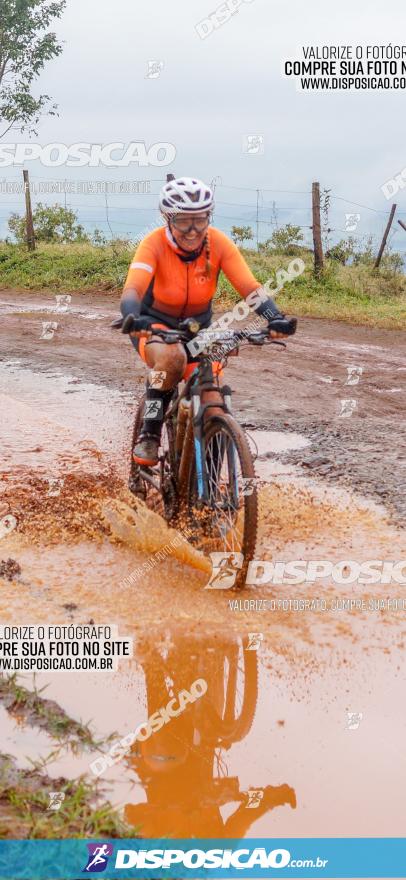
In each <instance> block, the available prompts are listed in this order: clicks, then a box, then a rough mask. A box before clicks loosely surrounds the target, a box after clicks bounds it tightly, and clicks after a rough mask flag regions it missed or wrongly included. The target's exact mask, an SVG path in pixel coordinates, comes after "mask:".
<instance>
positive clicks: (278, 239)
mask: <svg viewBox="0 0 406 880" xmlns="http://www.w3.org/2000/svg"><path fill="white" fill-rule="evenodd" d="M268 241H269V239H268ZM270 241H271V242H272V245H273V247H274V248H275V249H276V250H278V251H283V252H284V253H285V254H289V253H291V254H292V255H294V254H296V253H297V248H298V247H299V246H300V242H301V241H303V235H302V233H301V231H300V226H293V225H292V224H291V223H286V226H281V228H280V229H275V231H274V232H273V233H272V235H271V238H270Z"/></svg>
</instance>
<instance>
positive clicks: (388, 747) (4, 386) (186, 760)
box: [0, 360, 406, 837]
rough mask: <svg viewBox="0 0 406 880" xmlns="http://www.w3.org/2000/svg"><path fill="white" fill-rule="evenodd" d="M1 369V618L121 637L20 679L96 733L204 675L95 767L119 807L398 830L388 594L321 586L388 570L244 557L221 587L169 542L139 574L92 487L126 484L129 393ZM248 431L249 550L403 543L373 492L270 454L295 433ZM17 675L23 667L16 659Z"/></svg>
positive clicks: (34, 751) (185, 822)
mask: <svg viewBox="0 0 406 880" xmlns="http://www.w3.org/2000/svg"><path fill="white" fill-rule="evenodd" d="M0 382H1V384H0V387H1V413H2V416H1V435H2V438H1V439H2V445H3V451H4V454H3V456H2V463H1V484H0V526H2V528H3V531H2V533H1V537H0V561H1V560H3V562H4V563H6V562H7V560H12V561H14V563H15V564H17V565H18V566H19V572H18V573H16V569H15V568H13V565H11V567H10V565H9V566H8V568H7V565H5V567H4V568H3V569H1V571H2V576H0V617H1V620H2V622H3V623H8V622H9V623H22V624H28V623H43V622H44V621H46V622H49V623H59V624H65V623H67V622H68V623H69V622H74V623H88V622H90V621H92V622H94V623H96V624H97V623H101V624H108V623H114V624H117V625H118V628H119V632H120V634H123V635H130V636H132V637H133V638H134V645H135V650H134V657H133V658H132V659H131V660H130V661H123V662H121V663H120V666H119V669H118V671H117V672H114V673H113V672H109V673H97V674H96V673H87V672H86V673H85V672H81V673H80V674H79V673H70V674H64V673H61V674H58V675H53V676H49V675H47V674H42V673H41V674H38V675H37V676H36V678H35V685H36V687H37V688H42V687H44V686H46V692H45V695H46V697H47V698H48V699H53V700H56V701H57V702H58V703H59V705H60V706H61V707H62V708H63V709H64V710H65V711H66V712H67V713H68V715H69V716H70V717H72V718H74V719H76V720H81V721H83V722H84V723H87V722H90V723H91V727H92V730H93V731H94V734H95V737H96V738H97V739H102V738H106V737H108V736H111V735H112V734H114V735H117V737H118V738H119V739H121V738H123V737H125V736H128V735H129V734H131V732H132V731H133V730H135V728H136V727H137V725H139V724H140V723H141V722H144V721H146V720H147V719H148V718H149V717H150V716H151V715H152V714H153V713H154V712H156V711H158V710H159V709H161V708H162V707H166V706H167V704H168V702H169V701H170V700H173V699H175V698H177V695H179V692H180V691H182V690H187V691H188V690H190V688H191V685H192V684H193V682H195V681H196V680H198V679H199V680H200V679H202V680H204V682H206V684H207V688H206V691H205V693H204V694H203V695H202V696H201V697H200V698H199V699H196V700H195V702H194V703H193V704H188V705H186V706H185V708H184V710H182V712H181V713H180V714H179V715H178V716H177V717H176V718H173V719H172V720H171V721H170V723H166V724H164V725H163V726H162V728H161V729H160V730H159V731H158V732H156V733H152V735H150V736H148V738H147V739H145V740H144V741H142V742H134V743H133V745H132V746H131V747H130V748H129V749H127V750H126V753H125V755H124V756H123V757H122V759H121V760H120V761H118V762H116V763H114V764H113V765H112V766H108V765H107V766H106V768H105V769H104V770H103V772H102V773H101V775H100V777H99V785H100V786H101V787H102V788H103V789H105V790H106V791H107V794H108V797H109V799H110V800H111V801H112V802H113V803H114V804H115V805H117V807H118V808H119V809H120V811H121V814H122V816H123V817H125V819H126V821H127V822H128V823H129V824H130V825H133V826H134V827H139V826H141V827H142V830H143V833H144V834H145V836H158V835H162V834H166V833H168V834H171V835H172V836H175V837H176V836H178V837H182V836H185V837H187V836H189V835H191V836H201V837H222V836H224V837H238V836H243V835H249V836H274V835H285V836H292V837H294V836H324V835H325V836H328V835H330V834H331V829H332V828H334V834H335V835H338V836H346V835H355V836H370V835H372V836H374V835H377V836H385V835H388V836H396V835H399V836H401V835H402V834H403V818H402V817H403V815H404V810H403V787H404V778H405V770H406V759H405V757H404V754H403V753H404V745H403V744H404V739H405V726H406V713H404V711H403V702H404V700H403V693H404V681H405V663H404V641H405V638H406V612H405V611H404V610H402V609H401V608H400V609H399V610H393V609H392V610H389V609H386V610H368V609H366V610H363V611H360V610H352V611H351V610H348V609H347V610H346V609H344V608H343V609H340V607H339V606H337V608H334V610H333V608H332V602H333V600H336V599H341V598H342V597H343V596H346V597H350V598H357V599H359V598H364V599H365V600H366V601H368V600H369V599H371V598H375V599H376V598H381V599H385V598H386V597H388V596H392V597H398V598H399V599H401V598H404V599H406V588H405V586H402V585H398V584H396V583H395V584H390V585H387V584H381V585H374V586H373V587H367V586H365V587H360V586H359V585H356V584H354V583H351V582H350V581H348V583H347V582H345V571H344V569H343V571H344V575H343V579H344V583H339V584H337V583H332V581H331V578H329V577H328V576H325V577H318V578H317V580H316V583H315V584H314V583H310V584H307V583H301V584H299V585H294V584H293V585H292V584H286V583H274V582H269V580H268V581H267V580H264V579H262V581H261V569H260V568H258V569H257V572H256V578H257V582H256V583H255V584H249V585H247V588H246V590H245V591H244V592H243V593H242V594H239V595H237V594H235V593H231V592H230V591H227V590H225V591H216V590H206V589H205V586H206V585H207V580H208V573H207V571H204V570H203V569H202V568H201V567H200V568H199V566H198V565H197V564H196V560H194V561H193V560H189V561H188V562H185V559H183V558H182V556H181V555H180V554H179V553H177V552H176V553H175V552H173V553H172V554H171V555H170V556H169V557H168V558H167V560H166V561H164V562H159V561H156V564H154V566H153V567H152V568H150V569H148V570H146V571H145V570H143V571H142V574H139V573H138V574H137V572H139V570H140V566H141V564H142V563H143V562H144V561H145V560H146V559H147V558H148V556H150V555H151V552H152V551H151V545H149V544H147V543H145V544H144V545H143V544H142V542H140V541H139V539H138V538H136V536H135V537H134V540H133V541H132V540H130V539H128V540H127V539H126V540H125V541H123V540H121V539H120V534H119V532H120V529H119V528H118V527H116V528H115V529H114V530H113V531H112V529H111V527H110V526H109V523H108V522H106V516H105V511H106V505H107V507H110V509H115V511H116V513H117V510H120V507H119V505H126V504H129V503H130V501H131V499H130V497H129V495H128V492H127V490H126V488H125V478H126V474H127V447H128V438H129V435H130V430H131V422H132V417H133V410H134V401H133V399H132V396H131V395H130V394H129V393H126V392H119V391H114V390H109V389H105V388H101V387H99V386H97V385H93V384H92V383H89V382H82V381H81V380H79V379H78V378H77V377H75V376H70V375H64V374H63V370H62V368H61V370H53V371H52V372H51V371H50V372H49V373H46V372H44V371H43V372H41V374H37V373H35V371H33V370H31V369H28V368H25V367H22V366H21V364H19V362H18V361H17V360H14V361H9V362H5V363H4V362H3V364H2V365H1V366H0ZM249 434H250V437H251V440H250V442H251V443H252V444H253V448H255V449H256V452H257V462H256V468H257V474H258V476H259V477H260V480H261V483H260V526H259V535H258V545H257V559H258V560H259V561H260V562H261V561H262V563H269V564H271V563H272V564H273V563H275V562H278V561H284V562H289V561H294V560H305V561H312V560H333V562H337V563H338V562H340V560H350V561H351V560H356V561H358V562H359V563H360V562H363V561H366V560H370V559H371V558H373V559H375V560H388V561H390V560H396V559H401V558H405V551H406V541H405V537H404V535H403V534H402V533H401V532H400V531H399V530H397V529H396V528H395V527H394V526H393V525H392V524H391V523H390V522H389V521H388V519H387V516H386V513H385V510H384V508H383V507H379V506H378V505H375V504H374V503H372V502H367V501H365V499H363V498H361V497H360V496H357V495H355V494H353V493H351V492H348V491H347V492H346V491H344V490H337V489H333V488H331V487H326V486H325V485H324V484H323V483H322V482H321V481H318V482H317V481H315V480H311V479H309V477H308V475H307V474H306V472H305V471H304V469H303V468H300V467H299V466H292V465H288V464H286V463H284V461H283V453H284V452H285V451H289V450H292V449H300V448H305V447H306V446H307V445H308V444H309V441H308V440H306V438H304V437H302V436H301V435H300V434H294V433H292V432H288V431H286V432H258V431H254V430H251V429H250V430H249ZM117 505H118V507H117ZM10 517H11V518H12V519H11V520H10ZM7 518H8V520H7ZM124 519H125V517H124V516H123V521H124ZM5 520H7V522H8V523H9V524H10V522H11V523H12V524H13V521H15V523H14V527H13V528H9V526H8V527H7V528H6V527H5V525H4V521H5ZM154 527H155V526H154ZM134 534H135V533H134ZM152 534H153V529H152V520H151V529H150V530H149V536H148V540H152V538H151V535H152ZM162 534H163V535H164V526H162ZM164 536H165V535H164ZM158 545H159V535H158V536H157V537H156V546H158ZM146 547H148V552H146ZM303 597H307V598H312V599H316V598H318V599H324V600H325V602H326V604H327V610H326V611H317V610H307V611H304V612H299V611H297V612H293V611H289V612H287V611H286V610H285V609H284V608H283V607H276V606H275V607H271V605H270V604H268V606H267V607H266V606H265V601H267V602H268V603H270V602H271V600H275V599H281V600H291V599H292V598H296V599H297V598H303ZM250 600H253V604H251V605H250V604H249V603H250ZM261 602H262V606H261ZM236 603H237V604H236ZM247 603H248V604H247ZM254 637H255V638H254ZM21 681H22V682H23V684H24V686H25V687H29V688H30V687H32V685H33V681H32V678H31V677H30V676H29V675H22V676H21ZM2 712H3V714H2V717H1V718H0V723H1V721H2V720H3V721H4V734H3V745H2V748H3V750H6V751H7V752H8V753H9V754H12V755H15V756H16V757H17V758H18V760H19V762H20V764H21V766H26V762H27V761H28V760H29V758H31V759H38V757H39V756H40V757H41V758H45V757H46V755H49V754H50V753H51V752H52V751H53V748H54V746H55V743H54V742H53V739H52V738H51V737H50V736H49V735H48V734H47V732H46V731H44V730H41V732H40V733H39V732H38V730H37V728H36V727H35V725H33V726H30V725H29V724H26V723H22V722H21V720H19V719H18V718H16V717H14V716H10V714H9V713H7V712H5V710H4V709H3V710H2ZM106 755H108V747H106V746H102V747H101V750H99V751H96V750H95V749H94V748H88V749H82V750H81V749H79V750H76V752H75V754H74V755H72V753H71V752H70V750H69V749H67V748H64V747H63V744H62V746H61V750H60V751H59V752H58V753H57V754H55V755H54V756H53V757H52V758H51V759H50V760H49V761H48V762H47V765H46V771H47V774H48V775H49V776H50V777H51V778H56V777H58V776H60V775H65V776H66V777H67V778H70V777H72V778H76V777H77V776H79V775H80V774H82V773H87V774H90V776H91V777H92V772H91V769H90V765H91V764H92V763H93V762H94V761H96V760H97V759H100V758H103V757H105V756H106ZM99 766H102V764H99Z"/></svg>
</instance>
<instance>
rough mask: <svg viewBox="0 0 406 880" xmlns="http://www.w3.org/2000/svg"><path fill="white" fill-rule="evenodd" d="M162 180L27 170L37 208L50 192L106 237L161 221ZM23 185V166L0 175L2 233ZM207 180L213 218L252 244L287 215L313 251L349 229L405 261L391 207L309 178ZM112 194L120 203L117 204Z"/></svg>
mask: <svg viewBox="0 0 406 880" xmlns="http://www.w3.org/2000/svg"><path fill="white" fill-rule="evenodd" d="M165 180H166V178H155V179H150V180H148V181H142V180H134V181H131V180H123V181H119V182H117V181H109V182H107V181H103V180H92V181H89V180H83V179H82V180H76V181H72V180H69V179H67V178H65V179H63V178H49V177H40V176H36V175H31V174H30V179H29V182H28V186H29V190H30V196H31V202H32V203H33V207H34V210H35V204H36V203H38V202H41V203H42V204H44V198H47V199H48V198H49V197H50V196H51V197H52V201H47V204H48V205H50V204H56V203H57V204H61V205H63V206H64V207H65V208H67V209H69V210H72V211H74V212H75V213H76V216H77V220H78V222H79V223H80V224H81V225H82V226H83V227H84V229H85V231H86V232H87V234H91V232H93V231H94V230H95V229H98V230H99V231H100V232H101V233H102V235H103V237H104V238H105V239H106V240H107V241H112V242H114V241H117V240H121V239H127V240H129V241H130V242H131V243H134V244H135V243H136V242H137V241H139V240H140V239H141V238H143V237H144V235H146V234H147V233H148V232H149V231H150V230H151V229H153V228H155V227H158V226H160V225H162V218H161V215H160V213H159V211H158V208H157V202H158V194H159V190H160V188H161V186H162V184H163V183H164V182H165ZM26 185H27V184H24V181H23V180H22V176H21V174H16V175H15V176H14V177H8V178H7V180H6V179H4V178H3V180H2V181H1V180H0V192H1V201H0V224H1V225H2V227H3V228H4V229H5V230H6V235H7V221H8V219H9V217H10V215H11V214H12V213H13V212H15V213H18V214H19V215H20V216H21V215H25V214H26V206H25V204H24V197H25V186H26ZM212 186H213V188H214V190H215V203H216V204H215V212H214V217H213V221H214V225H215V226H217V227H218V228H219V229H222V230H223V231H224V232H227V233H229V232H230V229H231V228H232V226H238V225H243V226H249V227H250V228H251V229H252V233H253V239H252V241H253V243H254V245H255V248H256V250H258V249H259V248H260V245H261V244H263V243H264V242H265V241H267V240H268V239H269V238H271V237H272V234H273V232H275V230H277V229H280V228H283V227H285V226H286V225H287V224H288V223H289V224H291V225H292V226H296V227H297V228H298V229H300V233H301V235H302V236H303V238H302V239H301V243H302V245H303V246H304V247H307V248H309V249H311V250H312V251H314V253H315V256H316V255H317V251H319V254H321V255H323V254H325V252H326V251H327V252H328V250H329V247H330V245H331V242H332V241H333V239H335V240H336V241H338V240H340V239H342V238H348V237H349V236H351V238H352V239H353V240H354V239H355V240H358V241H359V243H360V247H361V245H362V243H363V242H365V241H366V240H369V242H370V243H372V246H373V249H374V251H375V252H376V255H377V256H378V255H379V252H380V246H381V247H382V243H383V239H384V238H385V241H384V248H385V247H389V248H392V247H394V246H395V248H396V251H397V252H398V253H400V254H401V256H402V258H403V259H404V261H405V264H406V237H405V226H404V224H403V221H402V220H401V219H399V222H398V225H394V226H393V225H392V222H391V224H390V225H389V226H388V220H389V218H390V214H389V210H388V209H386V210H385V209H384V208H375V207H373V206H371V205H367V204H364V203H363V202H359V201H355V200H353V199H350V198H347V197H346V196H345V195H341V194H338V193H336V192H334V191H332V190H329V189H327V188H324V189H322V190H321V192H320V188H319V184H313V186H312V188H311V189H305V188H303V189H301V190H295V189H279V188H278V189H272V188H268V187H261V186H257V187H255V186H236V185H234V184H228V183H223V180H222V178H221V177H220V176H217V177H215V178H214V179H213V180H212ZM315 186H316V187H317V190H316V200H315V190H314V187H315ZM109 187H110V190H109ZM84 196H86V197H87V196H90V197H94V201H93V200H92V201H88V200H87V198H86V200H85V199H84V198H83V197H84ZM61 197H62V199H63V201H62V202H61V201H60V199H61ZM117 199H118V200H119V204H117V203H116V204H115V201H116V202H117ZM140 202H141V203H140ZM315 204H316V210H317V204H318V209H319V217H320V215H321V218H320V222H319V224H318V222H317V215H316V217H315ZM346 209H347V210H346ZM395 211H396V206H395V207H394V208H393V206H392V209H391V212H390V213H391V214H392V220H393V216H394V214H395ZM397 217H398V218H402V217H404V218H406V211H405V212H399V211H398V212H397ZM368 221H372V223H371V222H368ZM318 225H319V227H320V228H317V227H318ZM385 236H386V237H385ZM2 237H3V238H4V237H5V236H2ZM319 259H320V257H319ZM321 259H323V256H321ZM319 268H320V267H319ZM316 269H317V265H316Z"/></svg>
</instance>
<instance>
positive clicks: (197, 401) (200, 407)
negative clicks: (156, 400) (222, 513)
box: [167, 356, 231, 503]
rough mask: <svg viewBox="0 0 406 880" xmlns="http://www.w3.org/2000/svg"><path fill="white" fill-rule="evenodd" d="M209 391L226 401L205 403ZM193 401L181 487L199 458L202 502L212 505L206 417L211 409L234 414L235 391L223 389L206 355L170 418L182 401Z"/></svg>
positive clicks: (187, 431)
mask: <svg viewBox="0 0 406 880" xmlns="http://www.w3.org/2000/svg"><path fill="white" fill-rule="evenodd" d="M205 391H216V392H218V393H219V394H220V395H221V397H222V401H220V400H219V401H216V402H214V403H202V395H203V394H204V392H205ZM183 399H190V400H191V404H192V415H191V418H189V422H188V426H187V429H186V432H185V439H184V443H183V449H182V454H181V459H180V463H179V468H178V474H177V478H178V488H179V489H180V490H181V489H182V487H185V477H186V469H187V466H188V463H189V460H190V456H191V455H194V456H195V462H196V476H197V488H198V497H199V500H200V501H204V502H206V503H208V502H209V500H210V497H209V487H208V483H207V472H206V468H205V448H204V424H205V415H206V412H207V410H209V409H221V410H223V412H225V413H231V388H229V386H228V385H223V386H221V385H220V384H219V383H218V382H217V383H216V382H215V380H214V375H213V365H212V363H211V361H210V358H208V357H207V356H203V357H202V358H201V359H200V361H199V362H198V365H197V367H196V369H195V370H194V372H193V373H192V375H191V376H190V377H189V379H188V380H187V382H186V384H185V387H184V389H183V390H182V392H181V394H180V395H179V396H178V398H177V400H176V402H175V405H174V406H173V408H172V407H170V409H169V410H168V413H167V417H169V416H170V415H173V414H174V413H175V412H176V410H177V408H178V407H179V404H180V402H181V400H183Z"/></svg>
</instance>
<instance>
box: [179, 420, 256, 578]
mask: <svg viewBox="0 0 406 880" xmlns="http://www.w3.org/2000/svg"><path fill="white" fill-rule="evenodd" d="M203 448H204V465H205V468H206V475H207V483H208V495H209V499H208V503H202V502H201V501H200V500H199V493H198V479H197V473H196V458H195V455H194V453H193V454H192V455H191V457H190V463H189V472H188V477H187V487H186V499H185V500H186V507H187V514H188V519H189V522H190V525H191V527H192V529H193V530H194V532H195V535H196V538H195V543H196V544H197V545H198V546H199V547H200V549H202V550H203V551H204V552H206V553H212V552H221V553H224V554H230V556H232V555H233V554H236V553H241V554H242V557H243V559H242V563H241V565H239V566H238V569H239V570H238V574H237V577H236V579H235V583H234V586H235V587H242V586H243V584H244V582H245V574H246V571H247V567H248V563H249V562H250V561H251V560H252V559H253V558H254V553H255V544H256V536H257V523H258V499H257V490H256V485H255V470H254V462H253V459H252V455H251V451H250V448H249V446H248V442H247V439H246V437H245V434H244V431H243V430H242V428H241V427H240V425H238V424H237V422H236V421H235V420H234V419H233V418H232V416H230V415H228V414H224V415H219V416H215V417H213V418H212V419H210V421H208V422H207V424H206V426H205V429H204V442H203Z"/></svg>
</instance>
